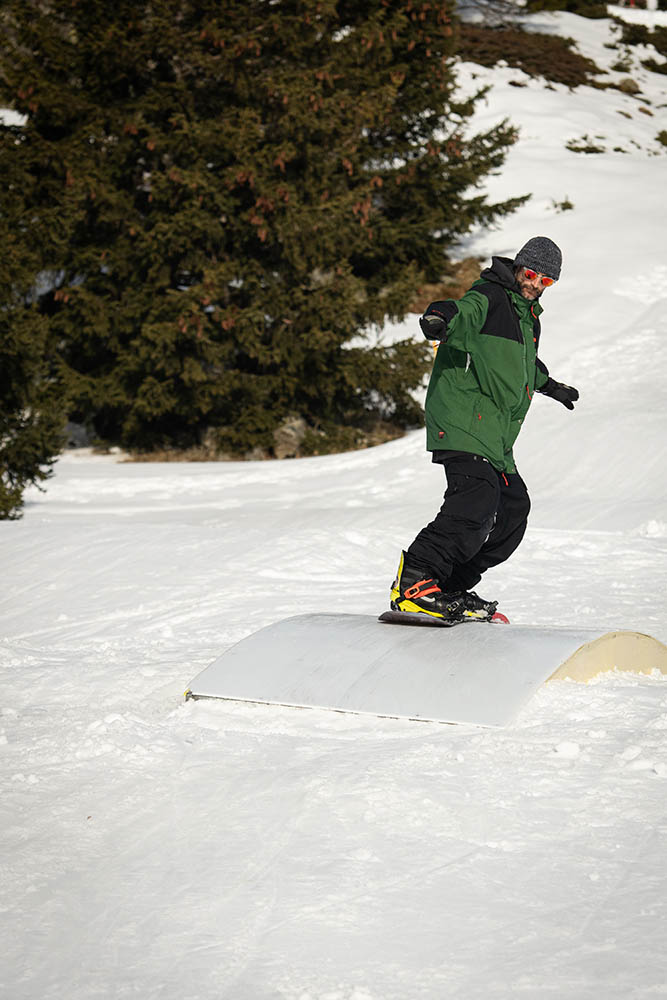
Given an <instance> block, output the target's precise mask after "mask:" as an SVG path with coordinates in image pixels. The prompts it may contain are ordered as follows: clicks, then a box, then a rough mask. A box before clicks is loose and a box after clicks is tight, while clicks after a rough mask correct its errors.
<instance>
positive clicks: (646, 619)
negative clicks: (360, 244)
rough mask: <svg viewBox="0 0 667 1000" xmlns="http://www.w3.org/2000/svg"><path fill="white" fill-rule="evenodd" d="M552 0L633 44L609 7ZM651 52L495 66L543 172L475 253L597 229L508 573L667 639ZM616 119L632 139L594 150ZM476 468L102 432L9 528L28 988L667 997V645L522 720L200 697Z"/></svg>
mask: <svg viewBox="0 0 667 1000" xmlns="http://www.w3.org/2000/svg"><path fill="white" fill-rule="evenodd" d="M535 21H536V22H539V30H559V31H561V32H562V33H563V34H566V35H569V36H573V37H576V38H577V39H578V42H579V45H580V48H581V50H582V51H584V52H585V53H586V54H592V55H594V57H595V58H596V59H597V61H598V63H599V64H600V65H602V66H608V65H610V63H611V62H613V60H614V58H617V57H618V53H617V52H614V51H613V50H608V49H605V47H604V46H605V43H609V42H610V41H612V40H613V38H612V35H611V26H610V22H609V21H605V20H602V21H585V20H582V19H580V18H577V17H575V16H573V15H565V14H563V15H540V16H539V18H536V19H535ZM536 27H537V24H536ZM639 54H640V55H641V54H642V53H641V50H640V52H639ZM633 58H636V59H638V56H633ZM626 75H627V74H626ZM633 75H634V76H635V77H636V78H637V79H638V81H639V82H640V84H641V87H642V92H641V94H640V95H638V96H636V97H630V96H628V95H625V94H622V93H620V92H619V91H615V90H594V89H586V88H580V89H579V90H577V91H576V92H569V91H568V90H567V89H566V88H563V87H558V86H555V87H546V86H545V85H544V83H543V82H541V81H535V80H529V79H528V78H527V77H524V75H523V74H522V73H520V72H518V71H516V70H511V69H508V68H503V67H500V68H498V69H497V70H495V71H494V72H493V73H489V72H487V71H485V70H481V69H480V68H479V67H474V66H471V65H466V66H463V67H462V68H461V86H462V88H464V89H467V88H468V87H472V86H476V85H478V84H480V83H485V82H487V81H490V82H493V84H494V89H493V91H492V92H491V94H490V95H489V98H488V102H487V104H486V106H485V107H484V108H483V109H482V110H481V111H480V113H479V116H478V121H477V124H478V126H479V127H480V128H481V127H485V126H488V125H490V124H491V123H492V122H493V121H497V120H498V119H499V118H500V117H502V116H504V115H509V116H510V117H511V118H512V120H514V121H515V122H517V124H519V125H520V126H521V128H522V138H521V140H520V142H519V144H518V145H517V146H516V148H515V149H514V150H513V151H512V153H511V155H510V157H509V160H508V165H507V168H506V169H505V170H504V171H503V173H502V175H500V176H498V177H495V178H493V179H492V180H491V183H490V184H489V190H490V193H491V195H492V197H505V196H507V195H509V194H517V193H524V192H532V195H533V197H532V199H531V200H530V201H529V202H528V203H527V204H526V206H525V207H524V208H522V209H521V211H520V212H518V213H517V214H516V215H515V216H513V217H512V218H510V219H508V220H506V221H504V222H503V224H502V227H501V228H499V229H498V230H497V231H495V232H484V233H477V234H475V235H474V236H473V237H471V239H470V240H469V241H467V243H466V245H465V246H462V248H461V253H462V254H470V253H477V254H480V255H481V256H486V257H488V256H490V254H491V253H500V254H513V253H514V252H515V251H516V249H518V247H519V246H520V245H521V244H522V243H523V242H525V240H526V239H527V238H529V237H530V236H534V235H538V234H539V235H541V234H544V235H549V236H551V237H552V238H553V239H555V240H556V241H557V242H558V243H559V244H560V245H561V246H562V248H563V252H564V258H565V265H564V270H563V277H562V280H561V282H559V284H558V285H557V286H556V287H555V288H554V289H549V290H548V291H547V292H546V293H545V296H544V305H545V309H546V312H545V316H544V323H543V331H544V332H543V341H542V351H541V353H542V356H543V358H544V360H545V362H546V363H547V365H548V366H549V367H550V369H551V372H552V374H553V376H554V377H555V378H557V379H558V380H560V381H565V382H568V383H571V384H574V385H576V386H577V387H578V388H579V390H580V392H581V400H580V403H579V404H578V406H577V407H576V409H575V410H574V412H573V413H570V412H568V411H566V410H565V409H564V408H563V407H562V406H560V405H559V404H558V403H556V402H554V401H553V400H549V399H547V398H544V397H539V398H537V399H536V400H535V402H534V405H533V408H532V410H531V413H530V416H529V419H528V421H527V424H526V427H525V429H524V431H523V433H522V436H521V439H520V442H519V447H518V449H517V455H518V461H519V465H520V469H521V471H522V474H523V476H524V479H526V481H527V483H528V486H529V488H530V491H531V494H532V497H533V512H532V515H531V521H530V526H529V530H528V533H527V536H526V539H525V541H524V543H523V545H522V547H521V548H520V549H519V550H518V552H517V553H516V555H515V556H514V557H513V558H512V560H511V561H510V562H509V563H507V564H505V565H504V566H502V567H499V568H498V569H496V570H493V571H491V572H489V573H488V574H487V576H486V578H485V580H484V582H483V586H480V590H481V592H482V593H483V594H484V595H488V596H493V597H497V598H498V599H499V600H500V602H501V607H502V609H503V610H504V611H505V612H506V613H507V614H508V615H509V616H510V618H511V619H512V621H513V622H516V623H529V624H532V625H540V624H544V625H551V624H560V625H572V624H589V625H593V626H595V627H604V628H609V629H626V628H627V629H635V630H637V631H642V632H647V633H649V634H652V635H654V636H655V637H656V638H658V639H661V640H662V641H663V642H666V641H667V498H666V485H667V448H666V442H667V396H666V390H665V371H666V369H667V319H666V318H665V317H666V315H667V298H666V292H665V288H666V287H667V285H666V279H667V242H666V241H665V221H666V220H665V197H664V192H665V171H666V164H667V160H666V157H665V149H664V147H663V146H661V145H660V144H659V143H658V142H657V141H656V138H655V137H656V135H657V133H658V132H659V131H660V129H661V128H664V125H665V121H664V119H665V106H666V102H667V81H666V79H665V77H664V76H659V75H655V74H650V73H648V72H647V71H645V70H643V69H642V68H641V67H640V66H639V64H638V62H637V65H636V66H635V68H634V71H633ZM473 76H475V77H476V79H473ZM617 76H618V74H615V73H613V72H612V73H610V74H609V78H610V79H616V78H617ZM517 83H520V84H522V86H516V84H517ZM642 108H644V109H645V110H644V111H642ZM647 112H650V114H649V113H647ZM585 133H587V134H589V136H594V137H596V141H597V143H598V144H599V145H600V146H602V147H604V149H605V152H603V153H599V154H593V155H585V154H582V153H574V152H571V151H569V150H567V149H565V143H566V142H567V141H569V140H570V139H576V138H577V137H580V136H581V135H582V134H585ZM615 148H618V149H623V150H624V152H619V151H615ZM565 199H568V200H570V201H571V202H572V203H573V204H574V209H573V210H570V211H558V210H557V209H556V207H555V205H554V203H561V202H563V201H564V200H565ZM415 327H416V323H415V318H414V317H412V318H411V319H410V320H409V321H408V322H406V323H405V324H404V325H403V327H402V328H401V330H400V331H396V330H395V329H394V330H391V329H389V330H388V331H387V335H392V336H393V335H396V334H397V332H399V333H400V332H401V331H402V332H403V334H412V333H413V332H414V331H415ZM441 475H442V473H441V471H440V470H439V469H437V468H434V467H433V466H431V465H430V464H429V461H428V459H427V457H426V455H425V453H424V451H423V435H422V432H415V433H412V434H409V435H407V436H406V437H405V438H404V439H402V440H399V441H394V442H392V443H390V444H387V445H384V446H382V447H378V448H375V449H372V450H368V451H363V452H357V453H353V454H348V455H337V456H330V457H323V458H313V459H308V460H299V461H289V462H280V463H279V462H264V463H229V464H224V463H221V464H204V465H176V464H174V465H138V464H129V463H123V462H121V461H119V456H104V457H101V456H95V455H91V454H89V453H86V452H71V453H68V454H67V455H66V456H64V457H63V458H62V459H61V461H60V462H59V463H58V466H57V471H56V475H55V477H54V478H53V480H51V481H50V483H49V484H48V487H47V491H46V493H45V494H41V493H38V492H37V491H32V492H30V494H29V495H28V497H27V500H28V503H27V507H26V512H25V517H24V518H23V520H21V521H18V522H4V523H2V524H0V541H1V543H2V557H1V558H2V579H3V582H4V588H3V593H2V596H1V604H0V608H1V612H0V613H1V614H2V633H1V638H0V656H1V660H0V670H1V676H2V681H3V685H2V690H3V696H2V704H1V706H0V776H1V780H2V796H1V797H0V810H1V811H2V834H3V850H2V866H3V871H2V882H1V885H0V934H1V940H2V962H1V963H0V987H1V988H2V994H3V996H6V997H8V998H11V1000H37V998H39V1000H55V998H58V1000H60V998H63V997H67V998H68V1000H92V998H105V1000H106V998H109V997H114V998H124V997H135V996H137V997H141V998H142V1000H151V998H164V1000H171V998H174V1000H176V998H178V1000H222V998H229V1000H442V998H444V997H447V998H449V997H456V998H461V1000H488V998H499V997H508V996H520V997H525V998H531V1000H532V998H535V1000H538V998H539V1000H543V998H545V997H558V998H559V1000H560V998H564V997H567V998H577V1000H584V998H590V1000H599V998H601V997H604V998H605V1000H615V998H618V1000H621V998H622V1000H629V998H644V997H646V998H648V997H657V996H667V951H666V949H665V935H666V928H667V865H666V860H665V859H666V854H665V842H666V838H667V682H666V681H665V679H664V678H663V677H661V676H657V675H656V676H645V677H639V676H635V675H631V674H612V675H607V676H605V677H603V678H601V679H600V680H599V681H597V682H595V683H593V684H592V685H589V686H584V685H577V684H574V683H570V682H555V683H553V684H551V685H548V686H546V687H544V688H542V689H541V690H540V691H539V693H538V695H537V696H536V697H535V698H534V699H533V700H532V701H531V702H530V703H529V704H528V706H527V707H526V708H525V709H524V710H523V711H522V712H521V714H520V716H519V717H518V718H517V720H516V722H515V723H513V724H512V725H510V726H509V727H507V728H506V729H503V730H483V729H478V728H475V727H472V726H442V725H437V724H430V723H410V722H405V721H397V720H386V719H385V720H380V719H377V720H376V719H372V718H368V717H360V716H353V715H341V714H336V713H329V712H324V711H315V710H311V711H299V710H294V709H286V708H278V707H270V706H259V705H247V704H234V703H225V702H215V701H208V702H206V701H199V702H191V701H190V702H185V701H184V700H183V692H184V690H185V689H186V688H187V686H188V684H189V682H190V681H191V680H192V678H193V677H194V676H196V674H197V673H199V672H200V671H201V670H202V669H203V668H204V667H205V666H206V665H207V664H208V663H210V662H211V661H212V660H213V659H215V658H216V657H217V656H219V655H220V654H221V653H222V652H223V651H224V650H225V649H226V648H228V647H229V646H230V645H231V644H232V643H234V642H236V641H238V640H239V639H241V638H242V637H244V636H246V635H248V634H249V633H250V632H251V631H253V630H254V629H257V628H260V627H261V626H263V625H266V624H268V623H269V622H272V621H275V620H277V619H279V618H281V617H283V616H288V615H293V614H298V613H301V612H304V611H330V610H337V611H347V612H350V611H351V612H361V613H368V614H376V613H378V612H379V611H381V610H383V608H384V607H386V603H387V593H388V587H389V584H390V583H391V579H392V577H393V573H394V570H395V566H396V563H397V560H398V555H399V550H400V548H401V547H402V546H405V545H406V544H408V543H409V542H410V541H411V539H412V537H413V536H414V534H415V533H416V531H417V530H418V529H419V528H420V527H421V526H422V524H423V523H425V522H426V521H427V520H428V519H430V517H431V516H432V515H433V513H434V511H435V510H436V509H437V507H438V505H439V503H440V498H441V493H442V489H443V485H444V483H443V481H442V479H441ZM471 627H485V626H471Z"/></svg>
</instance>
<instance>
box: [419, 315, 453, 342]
mask: <svg viewBox="0 0 667 1000" xmlns="http://www.w3.org/2000/svg"><path fill="white" fill-rule="evenodd" d="M419 325H420V327H421V328H422V333H423V334H424V336H425V337H426V339H427V340H443V341H444V340H447V320H446V319H443V317H442V316H436V315H435V313H431V315H430V316H420V317H419Z"/></svg>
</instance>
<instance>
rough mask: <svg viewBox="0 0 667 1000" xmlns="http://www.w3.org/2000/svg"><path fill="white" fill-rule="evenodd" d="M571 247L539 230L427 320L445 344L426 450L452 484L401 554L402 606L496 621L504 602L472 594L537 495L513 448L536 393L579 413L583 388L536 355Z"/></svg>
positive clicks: (509, 545)
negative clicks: (545, 301) (544, 300)
mask: <svg viewBox="0 0 667 1000" xmlns="http://www.w3.org/2000/svg"><path fill="white" fill-rule="evenodd" d="M561 263H562V254H561V251H560V249H559V248H558V247H557V246H556V244H555V243H554V242H553V241H552V240H550V239H548V238H547V237H546V236H536V237H534V238H533V239H530V240H528V242H527V243H526V244H525V246H523V247H522V248H521V250H519V252H518V254H517V255H516V257H515V258H514V260H511V259H510V258H508V257H493V258H492V264H491V267H489V268H487V269H486V270H485V271H482V274H481V276H480V278H479V279H478V280H477V281H475V282H474V284H473V285H472V287H471V288H470V289H469V290H468V291H467V292H466V293H465V295H463V297H462V298H461V299H459V300H458V301H457V300H454V299H447V300H445V301H443V302H432V303H431V305H430V306H429V307H428V309H427V310H426V312H425V313H424V315H423V316H422V317H421V319H420V320H419V323H420V326H421V328H422V331H423V333H424V336H425V337H426V338H427V339H428V340H432V341H439V342H440V344H439V347H438V351H437V355H436V359H435V363H434V366H433V372H432V374H431V379H430V383H429V387H428V392H427V394H426V406H425V412H426V434H427V442H426V447H427V449H428V450H429V451H431V452H432V457H433V461H434V462H436V463H438V464H440V465H442V466H444V469H445V474H446V477H447V489H446V493H445V499H444V503H443V505H442V507H441V509H440V511H439V512H438V513H437V514H436V516H435V518H434V520H433V521H431V523H430V524H428V525H427V526H426V527H425V528H423V529H422V530H421V531H420V532H419V534H418V535H417V537H416V538H415V540H414V541H413V542H412V544H411V545H410V546H409V547H408V549H407V551H404V552H402V553H401V558H400V562H399V567H398V573H397V576H396V579H395V581H394V583H393V586H392V589H391V607H392V609H393V610H394V611H404V612H417V613H419V614H426V615H431V616H433V617H435V618H440V619H445V620H447V621H451V622H459V621H464V620H466V619H467V618H472V619H482V620H490V619H491V618H492V617H493V614H494V613H495V610H496V607H497V601H485V600H483V599H482V598H481V597H478V595H477V594H476V593H475V592H474V591H473V590H472V588H473V587H474V586H475V585H476V584H477V583H478V582H479V580H480V579H481V576H482V574H483V573H484V572H485V570H487V569H489V567H491V566H497V565H498V564H499V563H501V562H504V561H505V560H506V559H508V558H509V556H510V555H511V554H512V552H514V550H515V549H516V548H517V546H518V545H519V543H520V542H521V539H522V538H523V535H524V532H525V530H526V523H527V520H528V512H529V510H530V500H529V498H528V492H527V490H526V486H525V483H524V481H523V479H522V478H521V476H520V475H519V473H518V472H517V469H516V465H515V463H514V458H513V455H512V446H513V445H514V442H515V440H516V438H517V435H518V433H519V431H520V429H521V426H522V424H523V420H524V418H525V416H526V413H527V411H528V407H529V406H530V403H531V400H532V397H533V393H534V392H535V391H537V392H541V393H543V394H544V395H546V396H550V397H551V398H552V399H556V400H558V402H560V403H562V404H563V406H566V407H567V408H568V409H569V410H572V409H574V403H575V400H577V399H578V398H579V393H578V392H577V390H576V389H574V388H572V387H571V386H568V385H564V384H563V383H561V382H556V381H554V379H552V378H551V377H550V376H549V372H548V370H547V368H546V366H545V365H544V364H543V362H542V361H540V360H539V358H538V357H537V350H538V344H539V339H540V319H539V317H540V313H541V312H542V306H541V304H540V301H539V300H540V298H541V296H542V294H543V292H544V291H545V289H546V288H549V287H550V286H551V285H553V284H555V282H557V281H558V279H559V277H560V272H561Z"/></svg>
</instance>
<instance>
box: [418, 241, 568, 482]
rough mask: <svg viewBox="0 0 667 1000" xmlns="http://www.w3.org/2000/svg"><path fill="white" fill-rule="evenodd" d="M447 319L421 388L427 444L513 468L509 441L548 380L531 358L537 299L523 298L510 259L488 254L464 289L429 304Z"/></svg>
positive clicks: (501, 467) (537, 323) (536, 335)
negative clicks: (476, 277)
mask: <svg viewBox="0 0 667 1000" xmlns="http://www.w3.org/2000/svg"><path fill="white" fill-rule="evenodd" d="M427 312H434V313H436V314H437V315H441V316H442V317H443V318H444V319H446V320H447V333H446V340H443V342H442V343H441V344H440V346H439V347H438V351H437V354H436V358H435V362H434V365H433V371H432V373H431V379H430V382H429V387H428V391H427V394H426V407H425V409H426V447H427V449H428V450H429V451H432V452H434V453H436V454H434V459H435V460H437V452H439V451H450V450H452V451H465V452H472V453H473V454H475V455H481V456H483V457H484V458H487V459H488V460H489V462H490V463H491V464H492V465H493V466H494V468H495V469H497V470H498V471H499V472H510V473H511V472H516V466H515V464H514V457H513V455H512V447H513V445H514V442H515V441H516V438H517V435H518V433H519V431H520V430H521V425H522V424H523V421H524V418H525V416H526V413H527V412H528V408H529V406H530V403H531V399H532V396H533V393H534V392H535V391H536V390H540V389H541V388H543V386H544V385H545V384H546V382H547V380H548V378H549V372H548V370H547V368H546V366H545V365H544V364H543V363H542V362H541V361H540V360H539V359H538V357H537V348H538V344H539V339H540V320H539V316H540V313H541V312H542V307H541V305H540V303H539V302H538V301H537V300H536V301H534V302H531V301H529V300H528V299H524V298H523V296H522V295H521V292H520V290H519V286H518V285H517V284H516V281H515V278H514V271H513V264H512V261H511V260H510V259H509V258H506V257H494V258H493V260H492V265H491V267H490V268H488V269H487V270H486V271H483V272H482V274H481V276H480V278H479V280H478V281H476V282H475V283H474V285H473V286H472V288H470V289H469V290H468V291H467V292H466V293H465V295H464V296H463V297H462V298H461V299H458V300H454V299H447V300H445V301H443V302H434V303H432V304H431V305H430V306H429V308H428V310H427Z"/></svg>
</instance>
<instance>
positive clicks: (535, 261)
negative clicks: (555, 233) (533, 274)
mask: <svg viewBox="0 0 667 1000" xmlns="http://www.w3.org/2000/svg"><path fill="white" fill-rule="evenodd" d="M562 263H563V255H562V253H561V252H560V249H559V247H557V246H556V244H555V243H554V241H553V240H550V239H549V238H548V236H533V238H532V240H528V242H527V243H526V244H525V245H524V246H522V247H521V249H520V250H519V252H518V254H517V255H516V257H515V258H514V266H515V267H530V268H532V269H533V271H539V273H540V274H545V275H546V276H547V278H553V279H554V281H558V279H559V278H560V269H561V264H562Z"/></svg>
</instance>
